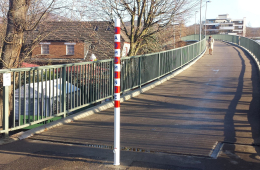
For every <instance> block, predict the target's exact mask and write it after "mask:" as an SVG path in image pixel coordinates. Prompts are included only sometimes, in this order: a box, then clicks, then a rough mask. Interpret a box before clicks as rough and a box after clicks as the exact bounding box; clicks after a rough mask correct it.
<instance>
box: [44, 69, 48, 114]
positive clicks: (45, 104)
mask: <svg viewBox="0 0 260 170" xmlns="http://www.w3.org/2000/svg"><path fill="white" fill-rule="evenodd" d="M46 70H47V69H45V103H44V108H45V111H44V118H45V117H47V106H48V103H47V88H48V86H47V80H48V78H47V74H48V72H47V71H46Z"/></svg>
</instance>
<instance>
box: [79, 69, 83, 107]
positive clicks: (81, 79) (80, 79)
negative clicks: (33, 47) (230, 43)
mask: <svg viewBox="0 0 260 170" xmlns="http://www.w3.org/2000/svg"><path fill="white" fill-rule="evenodd" d="M81 66H82V65H80V66H79V69H80V72H79V83H80V85H79V87H80V89H79V93H80V95H79V101H80V102H79V105H80V106H81V104H82V102H81V95H82V91H81V89H82V85H81V81H83V80H84V79H83V76H82V78H81V72H82V73H83V70H82V67H81ZM82 75H83V74H82ZM82 83H83V84H84V82H82Z"/></svg>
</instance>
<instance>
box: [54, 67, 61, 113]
mask: <svg viewBox="0 0 260 170" xmlns="http://www.w3.org/2000/svg"><path fill="white" fill-rule="evenodd" d="M59 86H60V82H59V71H58V68H56V114H58V113H59V112H58V110H59V106H58V96H59V95H60V91H59V88H58V87H59ZM53 114H54V110H53Z"/></svg>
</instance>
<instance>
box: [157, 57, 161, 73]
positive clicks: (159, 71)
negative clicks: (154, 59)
mask: <svg viewBox="0 0 260 170" xmlns="http://www.w3.org/2000/svg"><path fill="white" fill-rule="evenodd" d="M158 57H159V70H158V74H159V75H158V77H160V76H161V53H159V56H158Z"/></svg>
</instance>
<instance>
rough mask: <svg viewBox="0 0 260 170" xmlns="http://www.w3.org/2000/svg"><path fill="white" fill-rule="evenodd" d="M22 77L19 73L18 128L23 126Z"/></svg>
mask: <svg viewBox="0 0 260 170" xmlns="http://www.w3.org/2000/svg"><path fill="white" fill-rule="evenodd" d="M21 77H22V73H21V72H19V105H18V107H19V115H18V126H20V125H21V114H22V101H21V88H22V87H21V86H22V85H21Z"/></svg>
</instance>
